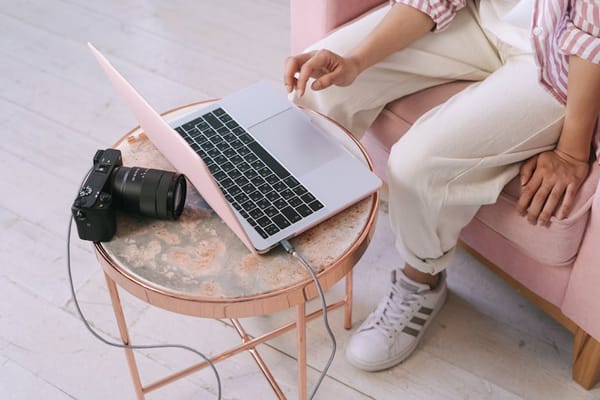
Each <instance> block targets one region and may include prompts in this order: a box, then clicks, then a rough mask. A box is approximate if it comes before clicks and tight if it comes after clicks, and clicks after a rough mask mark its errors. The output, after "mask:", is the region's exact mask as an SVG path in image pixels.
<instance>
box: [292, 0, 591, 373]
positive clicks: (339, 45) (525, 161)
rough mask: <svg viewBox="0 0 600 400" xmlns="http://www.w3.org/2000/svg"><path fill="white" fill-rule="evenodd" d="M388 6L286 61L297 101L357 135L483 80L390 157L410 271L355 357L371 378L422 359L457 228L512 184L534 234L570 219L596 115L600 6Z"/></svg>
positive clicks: (421, 123) (499, 1)
mask: <svg viewBox="0 0 600 400" xmlns="http://www.w3.org/2000/svg"><path fill="white" fill-rule="evenodd" d="M391 3H392V4H391V6H390V7H384V8H381V9H379V10H377V11H375V12H373V13H371V14H369V15H368V16H366V17H364V18H362V19H360V20H358V21H356V22H354V23H352V24H351V25H349V26H347V27H345V28H342V29H340V30H338V31H336V32H335V33H333V34H332V35H330V36H329V37H327V38H325V39H324V40H322V41H321V42H319V43H317V44H316V45H315V46H312V47H311V48H310V49H309V50H308V51H307V52H306V53H303V54H299V55H296V56H293V57H289V58H288V59H287V60H286V66H285V73H284V83H285V85H286V87H287V89H288V91H289V92H292V91H294V90H295V100H296V101H297V102H298V103H301V104H303V105H305V106H308V107H310V108H313V109H316V110H319V111H320V112H323V113H325V114H327V115H329V116H330V117H332V118H333V119H335V120H337V121H338V122H340V123H341V124H342V125H344V126H345V127H346V128H348V129H349V130H350V131H351V132H352V133H353V134H354V135H356V136H357V137H360V136H361V135H362V134H363V132H364V131H365V130H366V128H367V127H368V126H370V125H371V123H372V122H373V121H374V119H375V118H376V117H377V115H378V114H379V113H380V112H381V110H382V109H383V107H384V106H385V104H387V103H388V102H390V101H392V100H394V99H397V98H399V97H402V96H405V95H407V94H410V93H414V92H416V91H418V90H422V89H425V88H427V87H431V86H435V85H439V84H441V83H445V82H449V81H453V80H457V79H461V80H471V81H477V82H478V83H476V84H474V85H471V86H470V87H469V88H467V89H466V90H464V91H463V92H461V93H459V94H457V95H455V96H454V97H452V98H451V99H450V100H448V101H447V102H446V103H445V104H442V105H441V106H439V107H436V108H435V109H433V110H431V111H429V112H428V113H427V114H425V115H424V116H423V117H421V118H420V119H419V120H418V121H417V122H415V124H414V125H413V126H412V127H411V129H410V130H409V131H408V132H407V133H406V134H405V135H404V136H403V137H402V139H401V140H399V141H398V142H397V143H396V144H395V145H394V146H393V148H392V150H391V153H390V158H389V162H388V172H389V174H388V175H389V181H388V184H389V188H390V196H389V209H390V220H391V224H392V228H393V230H394V232H395V234H396V243H397V247H398V248H399V250H400V251H401V252H402V254H403V255H404V260H405V264H404V266H399V267H402V268H399V269H398V270H396V271H394V272H395V273H394V274H393V279H392V285H391V290H390V293H389V294H388V295H387V296H386V297H385V298H384V299H382V301H381V302H380V304H379V305H378V306H377V308H376V309H375V310H374V311H373V312H372V313H371V315H370V316H369V317H368V318H367V319H366V321H365V322H364V323H363V324H362V325H361V326H360V327H359V328H358V330H357V331H356V332H355V333H354V335H353V337H352V339H351V340H350V342H349V344H348V347H347V349H346V355H347V358H348V360H349V361H350V362H351V363H352V364H353V365H355V366H357V367H359V368H362V369H364V370H368V371H376V370H381V369H385V368H389V367H392V366H394V365H396V364H398V363H400V362H401V361H403V360H404V359H405V358H406V357H408V356H409V355H410V354H411V352H412V351H413V350H414V349H415V348H416V346H417V344H418V342H419V340H420V338H421V337H422V335H423V333H424V331H425V329H426V328H427V327H428V326H429V324H430V323H431V320H432V318H433V317H434V316H435V315H436V314H437V312H438V311H439V310H440V308H441V307H442V306H443V303H444V300H445V297H446V284H445V273H444V270H445V268H446V267H447V266H448V264H449V263H450V261H451V259H452V255H453V253H454V249H455V247H456V244H457V241H458V235H459V233H460V230H461V229H462V228H463V227H464V226H465V225H466V224H467V223H468V222H469V221H470V220H471V218H472V217H473V216H474V215H475V213H476V212H477V210H478V208H479V207H480V206H481V205H483V204H489V203H493V202H495V201H496V199H497V197H498V195H499V193H500V191H501V190H502V188H503V187H504V185H505V184H506V183H507V182H508V181H510V180H511V179H512V178H513V177H514V176H515V175H517V174H520V179H521V184H522V191H521V195H520V198H519V200H518V204H517V210H518V211H519V212H520V213H521V214H523V215H524V216H526V218H527V219H528V220H529V221H530V222H531V223H533V224H536V223H537V224H540V225H544V224H548V223H549V222H550V217H552V216H555V217H556V218H558V219H562V218H565V217H566V216H567V215H568V214H569V212H570V210H571V208H572V206H573V203H574V198H575V195H576V194H577V191H578V189H579V187H580V186H581V184H582V182H583V181H584V180H585V178H586V176H587V174H588V172H589V162H588V161H589V156H590V152H591V149H592V138H593V136H594V132H595V129H596V126H597V121H598V114H599V113H600V38H599V37H600V1H598V0H521V1H518V0H511V1H506V0H484V1H466V0H446V1H444V0H397V1H396V2H393V1H392V2H391ZM309 80H311V82H310V84H309ZM307 88H309V89H308V90H307Z"/></svg>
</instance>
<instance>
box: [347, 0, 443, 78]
mask: <svg viewBox="0 0 600 400" xmlns="http://www.w3.org/2000/svg"><path fill="white" fill-rule="evenodd" d="M433 27H434V22H433V20H432V19H431V18H430V17H429V16H428V15H427V14H425V13H423V12H421V11H419V10H417V9H416V8H413V7H410V6H406V5H404V4H396V5H395V6H393V7H392V9H391V10H390V11H389V12H388V13H387V14H386V16H385V17H384V18H383V20H382V21H381V22H380V23H379V24H378V25H377V26H376V27H375V29H374V30H373V31H372V32H371V33H370V34H369V35H368V36H367V37H366V38H365V39H364V40H363V41H362V42H361V43H360V44H359V45H358V46H357V47H356V48H355V49H354V50H352V52H351V53H350V54H348V55H347V56H348V58H349V59H350V60H352V61H353V62H354V63H355V64H356V66H357V67H358V69H359V71H361V72H362V71H364V70H365V69H367V68H368V67H370V66H371V65H374V64H376V63H377V62H379V61H381V60H383V59H384V58H385V57H387V56H389V55H390V54H392V53H395V52H396V51H399V50H402V49H403V48H405V47H406V46H408V45H409V44H411V43H412V42H414V41H415V40H417V39H419V38H420V37H422V36H424V35H425V34H427V33H428V32H430V31H431V30H432V29H433Z"/></svg>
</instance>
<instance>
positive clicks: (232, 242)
mask: <svg viewBox="0 0 600 400" xmlns="http://www.w3.org/2000/svg"><path fill="white" fill-rule="evenodd" d="M196 107H197V106H196ZM184 111H185V110H184ZM167 116H172V117H175V116H176V113H171V114H168V115H167ZM322 119H324V118H322ZM322 122H323V123H324V124H326V125H328V128H327V129H337V130H338V131H340V130H341V129H340V128H339V127H336V126H333V127H332V126H329V125H331V124H332V123H331V122H330V121H322ZM116 148H118V149H120V150H121V152H122V155H123V164H124V165H125V166H141V167H152V168H157V169H165V170H174V168H173V166H172V165H171V164H170V163H169V162H168V161H167V160H166V159H165V158H164V157H163V156H162V155H161V154H160V152H159V151H158V150H157V149H156V148H155V147H154V146H153V144H152V143H151V142H150V141H149V140H148V139H147V138H146V137H145V135H144V134H143V133H141V132H140V131H139V130H134V131H132V132H131V133H130V134H128V135H127V136H126V137H125V138H124V139H123V140H122V141H120V142H119V143H118V144H117V146H116ZM360 154H362V153H360ZM376 208H377V195H373V196H371V197H369V198H367V199H364V200H362V201H360V202H358V203H357V204H355V205H353V206H351V207H350V208H348V209H346V210H345V211H342V212H341V213H339V214H337V215H336V216H334V217H332V218H330V219H328V220H326V221H325V222H323V223H321V224H319V225H317V226H316V227H314V228H312V229H310V230H309V231H306V232H304V233H303V234H301V235H300V236H298V237H296V238H294V239H293V240H292V244H293V245H294V246H295V248H296V250H297V251H298V252H299V253H300V254H302V256H303V257H304V258H306V259H307V260H308V261H309V262H310V264H311V265H312V266H313V268H315V271H317V272H326V271H327V270H328V269H329V268H338V267H340V266H339V265H338V264H339V263H338V261H340V260H342V259H344V258H345V257H347V256H348V255H349V253H351V252H353V251H360V252H361V253H360V254H351V255H352V257H351V261H350V262H351V263H352V264H353V263H354V262H355V261H356V260H357V259H358V258H359V257H360V255H361V254H362V251H364V247H366V243H368V241H369V239H370V233H371V231H372V229H373V225H374V219H375V215H376ZM359 245H362V246H359ZM359 247H360V250H359ZM97 249H101V250H102V252H101V253H102V254H103V257H104V258H106V259H107V260H109V261H110V265H111V267H112V268H115V269H116V270H118V272H119V273H120V274H121V275H123V276H126V277H127V279H129V280H131V281H132V282H134V283H136V284H139V285H142V286H143V287H144V288H145V289H146V290H152V291H155V292H157V293H161V294H164V295H167V296H171V297H173V296H175V297H181V298H185V299H187V300H190V299H191V300H197V301H206V302H211V301H213V302H217V303H218V302H220V301H226V302H231V301H234V302H235V301H242V300H247V299H249V298H250V299H251V298H260V297H261V296H269V295H270V294H277V293H282V292H285V291H286V290H287V289H288V288H292V287H297V286H298V284H300V283H303V282H305V283H306V282H310V275H309V274H308V272H307V271H306V270H305V269H304V268H303V267H302V265H300V264H299V263H298V262H297V261H296V260H295V259H293V258H291V256H290V255H288V254H287V253H286V252H284V251H283V250H282V249H281V248H275V249H273V250H271V251H270V252H269V253H268V254H266V255H254V254H252V253H250V252H249V251H248V249H247V248H246V247H245V246H244V245H243V243H242V242H241V241H240V240H239V239H238V238H237V236H235V235H234V234H233V233H232V232H231V230H230V229H229V228H228V227H227V226H226V225H225V224H224V223H223V222H222V221H221V219H220V218H219V217H218V215H216V214H215V213H214V212H213V211H212V210H211V209H210V207H209V206H208V204H206V203H205V202H204V200H203V199H202V197H201V196H200V195H199V194H198V192H197V191H196V190H195V189H194V188H193V187H192V186H191V185H190V184H189V182H188V193H187V197H186V203H185V207H184V211H183V213H182V215H181V217H180V218H179V219H178V220H176V221H168V220H158V219H152V218H148V217H142V216H134V215H126V214H124V213H118V216H117V233H116V235H115V237H114V238H113V239H112V240H111V241H110V242H105V243H102V244H99V245H98V247H97ZM105 269H106V267H105ZM350 269H351V266H350ZM340 277H341V276H340ZM336 279H339V278H336ZM333 283H334V282H333ZM322 284H323V283H322ZM324 286H325V285H324ZM327 286H330V285H327Z"/></svg>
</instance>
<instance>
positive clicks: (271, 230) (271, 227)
mask: <svg viewBox="0 0 600 400" xmlns="http://www.w3.org/2000/svg"><path fill="white" fill-rule="evenodd" d="M280 230H281V229H279V227H277V226H275V225H274V224H271V225H269V226H267V227H266V228H265V231H266V232H267V233H268V234H269V235H270V236H273V235H274V234H276V233H277V232H279V231H280Z"/></svg>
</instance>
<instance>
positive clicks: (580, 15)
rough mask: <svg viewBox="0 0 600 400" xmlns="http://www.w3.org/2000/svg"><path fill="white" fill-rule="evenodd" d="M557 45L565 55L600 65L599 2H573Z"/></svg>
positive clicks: (593, 0)
mask: <svg viewBox="0 0 600 400" xmlns="http://www.w3.org/2000/svg"><path fill="white" fill-rule="evenodd" d="M571 5H572V8H571V11H570V13H569V17H570V18H569V19H570V20H569V21H568V22H567V25H566V29H565V30H564V32H562V34H561V35H560V37H559V40H558V45H559V49H560V51H561V52H563V53H564V54H566V55H576V56H578V57H580V58H583V59H584V60H587V61H589V62H592V63H594V64H600V1H598V0H579V1H577V0H575V1H573V2H572V3H571Z"/></svg>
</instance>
